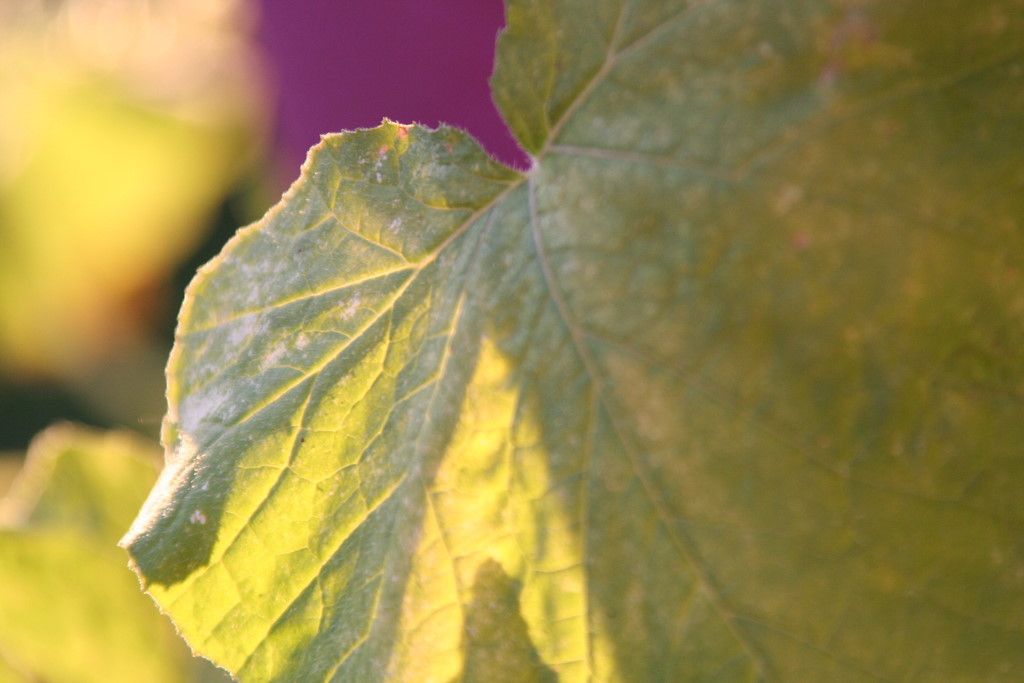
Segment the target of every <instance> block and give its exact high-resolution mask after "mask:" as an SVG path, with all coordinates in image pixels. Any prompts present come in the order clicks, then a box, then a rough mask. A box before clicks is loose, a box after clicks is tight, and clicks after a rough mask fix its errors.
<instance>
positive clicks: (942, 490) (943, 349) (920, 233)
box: [123, 0, 1024, 681]
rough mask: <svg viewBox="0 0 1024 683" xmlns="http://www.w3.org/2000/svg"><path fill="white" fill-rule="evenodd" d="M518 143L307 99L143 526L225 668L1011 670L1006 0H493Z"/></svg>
mask: <svg viewBox="0 0 1024 683" xmlns="http://www.w3.org/2000/svg"><path fill="white" fill-rule="evenodd" d="M508 19H509V26H508V29H507V30H506V32H505V33H504V34H503V35H502V37H501V38H500V40H499V54H498V61H497V66H496V71H495V77H494V83H493V87H494V91H495V97H496V100H497V102H498V105H499V107H500V108H501V109H502V111H503V113H504V115H505V117H506V120H508V121H509V123H510V125H511V127H512V128H513V130H514V131H515V133H516V135H517V136H518V138H519V139H520V141H521V142H522V143H523V145H524V146H525V147H526V148H527V149H528V150H529V151H530V152H531V153H532V154H533V155H534V157H535V164H534V166H533V168H531V169H530V170H529V171H528V172H526V173H524V174H519V173H516V172H513V171H511V170H508V169H505V168H503V167H501V166H499V165H498V164H496V163H494V162H492V161H491V160H489V159H488V158H487V157H486V155H484V153H483V152H482V151H481V150H480V149H479V147H477V145H476V144H475V143H474V142H472V141H471V140H470V139H469V138H468V137H467V136H466V135H465V134H463V133H460V132H458V131H455V130H452V129H449V128H441V129H439V130H436V131H431V130H427V129H424V128H421V127H405V126H399V125H396V124H393V123H389V122H385V123H384V124H383V125H382V126H381V127H379V128H376V129H374V130H364V131H357V132H351V133H344V134H339V135H332V136H327V137H325V138H324V140H323V141H322V142H321V143H320V145H318V146H317V147H315V148H314V149H313V150H312V151H311V153H310V157H309V159H308V161H307V163H306V165H305V167H304V169H303V173H302V176H301V177H300V179H299V180H298V181H297V182H296V184H295V185H294V186H293V187H292V189H291V190H290V191H289V192H288V194H287V195H286V196H285V197H284V199H283V200H282V202H281V203H280V204H279V205H278V206H277V207H276V208H275V209H273V210H272V211H271V212H270V213H269V214H268V216H267V217H266V218H265V219H264V220H263V221H261V222H260V223H258V224H256V225H254V226H251V227H249V228H246V229H245V230H242V231H241V232H240V233H239V234H238V236H237V237H236V238H235V239H234V240H233V241H232V242H231V244H230V245H229V246H228V247H227V248H226V249H225V251H224V253H223V254H222V255H221V256H220V257H219V258H218V259H217V260H216V261H215V262H213V263H212V264H210V265H209V266H207V267H206V268H205V269H203V270H202V271H201V272H200V274H199V275H198V276H197V278H196V280H195V281H194V282H193V284H192V286H191V288H190V290H189V294H188V297H187V299H186V301H185V304H184V307H183V310H182V315H181V321H180V326H179V330H178V339H177V344H176V347H175V350H174V352H173V355H172V358H171V361H170V365H169V399H170V411H169V414H168V417H167V421H166V423H165V442H166V445H167V447H168V459H167V467H166V469H165V470H164V473H163V475H162V477H161V482H160V484H159V485H158V486H157V487H156V489H155V490H154V492H153V493H152V495H151V497H150V499H149V501H148V502H147V505H146V507H145V508H144V510H143V512H142V513H141V515H140V517H139V518H138V520H137V521H136V524H135V526H134V527H133V530H132V531H131V532H130V533H129V535H128V536H127V537H126V538H125V540H124V541H123V542H124V544H125V546H126V547H127V548H128V549H129V551H130V553H131V554H132V557H133V559H134V561H135V563H136V565H137V568H138V571H139V573H140V576H141V577H142V578H143V581H144V582H145V583H147V584H148V589H149V591H150V593H151V594H152V595H153V596H154V597H155V598H156V599H157V601H158V602H159V603H160V604H161V605H162V606H163V608H164V609H166V610H167V611H168V612H169V613H170V614H171V615H172V617H173V618H174V619H175V621H176V623H177V624H178V626H179V628H180V629H181V631H182V633H183V634H184V635H185V636H186V637H187V638H188V640H189V642H190V643H191V645H192V646H193V647H194V648H196V649H197V650H199V651H200V652H202V653H203V654H206V655H207V656H209V657H211V658H213V659H214V660H215V661H217V662H218V663H221V664H222V665H224V666H226V667H228V668H229V669H231V670H232V671H233V672H235V673H236V675H238V676H240V677H241V678H242V679H243V680H271V679H275V680H327V679H332V680H360V681H362V680H441V681H447V680H456V679H465V680H479V681H494V680H503V679H504V680H510V681H523V680H554V679H555V678H556V677H557V678H558V679H559V680H565V681H573V680H590V679H593V680H628V681H656V680H673V681H678V680H715V681H724V680H829V681H861V680H874V679H883V680H906V681H918V680H985V681H995V680H1007V681H1012V680H1017V679H1019V678H1020V675H1021V673H1022V672H1024V648H1021V647H1020V642H1021V637H1020V634H1021V631H1022V629H1024V545H1022V544H1021V541H1020V539H1021V537H1022V536H1021V534H1022V533H1024V502H1022V500H1024V499H1022V498H1021V497H1020V495H1019V492H1020V490H1022V487H1024V452H1022V449H1021V444H1022V443H1024V419H1022V417H1024V352H1022V349H1024V281H1022V268H1021V266H1022V265H1024V263H1022V255H1024V174H1022V168H1024V151H1022V150H1024V126H1022V125H1020V124H1021V121H1022V120H1024V87H1022V86H1024V56H1022V55H1024V17H1022V12H1021V11H1020V7H1019V3H1017V2H1013V1H1012V0H1006V1H997V0H989V1H983V2H975V3H963V2H954V1H953V0H944V1H941V2H934V1H930V2H924V1H923V0H902V1H898V2H896V1H894V2H886V3H859V4H858V3H848V2H840V1H839V0H836V1H834V2H826V1H821V0H816V1H815V2H789V1H787V2H770V1H767V0H762V1H757V2H753V1H750V2H727V1H725V0H720V1H719V2H682V1H680V2H665V1H664V0H657V1H654V0H650V1H648V2H644V1H641V0H635V1H633V2H626V1H625V0H618V1H612V0H604V1H600V2H594V1H593V0H587V1H586V2H583V0H576V1H570V0H562V1H560V2H539V0H535V1H527V0H519V1H516V0H513V1H512V2H510V6H509V11H508Z"/></svg>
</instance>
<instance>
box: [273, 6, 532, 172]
mask: <svg viewBox="0 0 1024 683" xmlns="http://www.w3.org/2000/svg"><path fill="white" fill-rule="evenodd" d="M259 4H260V23H259V27H258V32H257V40H258V41H259V43H260V45H261V47H262V49H263V51H264V53H265V56H266V58H267V61H268V68H269V71H270V74H269V76H270V81H271V87H272V92H273V94H274V95H275V98H274V100H275V101H274V108H275V110H274V112H273V114H274V119H273V121H274V128H273V139H272V144H273V147H274V154H275V157H276V159H277V161H278V162H279V168H280V172H281V173H282V174H283V175H284V176H285V177H286V178H287V179H288V181H290V180H292V179H294V177H295V176H296V175H297V174H298V167H299V164H301V163H302V160H303V159H305V156H306V150H307V149H308V148H309V147H311V146H312V145H314V144H316V143H317V142H318V141H319V140H320V135H321V134H322V133H329V132H334V131H338V130H341V129H351V128H367V127H373V126H376V125H378V124H379V123H380V121H381V119H382V118H384V117H387V118H389V119H392V120H394V121H398V122H400V123H413V122H417V123H423V124H426V125H429V126H432V127H433V126H437V125H438V124H439V123H442V122H443V123H448V124H451V125H455V126H459V127H461V128H465V129H466V130H468V131H469V132H470V133H472V134H473V135H474V136H475V137H476V138H477V139H478V140H479V141H480V142H481V143H482V144H483V145H484V147H485V148H486V149H487V151H489V152H490V153H491V154H493V155H494V156H496V157H497V158H499V159H500V160H502V161H504V162H505V163H509V164H512V165H514V166H517V167H519V168H526V167H527V165H528V162H527V160H526V156H525V155H524V154H523V152H522V151H521V150H520V149H519V147H518V145H517V143H516V142H515V140H514V139H513V138H512V135H511V133H509V131H508V129H507V128H506V126H505V124H504V123H503V122H502V120H501V117H500V115H499V114H498V111H497V109H496V108H495V107H494V104H493V103H492V102H491V96H490V88H489V86H488V84H487V79H488V78H489V76H490V74H491V70H492V67H493V64H494V40H495V37H496V36H497V33H498V30H499V29H500V28H501V26H502V25H503V23H504V7H503V3H502V0H300V1H298V2H297V1H296V0H259Z"/></svg>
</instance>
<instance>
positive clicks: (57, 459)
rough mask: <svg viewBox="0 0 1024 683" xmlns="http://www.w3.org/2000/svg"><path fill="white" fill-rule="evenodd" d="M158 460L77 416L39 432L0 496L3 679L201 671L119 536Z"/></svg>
mask: <svg viewBox="0 0 1024 683" xmlns="http://www.w3.org/2000/svg"><path fill="white" fill-rule="evenodd" d="M158 458H159V449H158V448H157V446H156V444H154V443H151V442H149V441H145V440H143V439H141V438H138V437H135V436H133V435H130V434H128V433H123V432H110V433H103V432H95V431H92V430H88V429H85V428H81V427H76V426H72V425H58V426H56V427H52V428H50V429H49V430H47V431H46V432H43V433H42V434H41V435H39V436H38V437H37V438H36V440H35V441H33V443H32V446H31V448H30V451H29V456H28V460H27V461H26V464H25V467H24V469H23V470H22V472H21V473H20V475H19V477H18V479H17V480H16V481H15V483H14V485H13V486H12V489H11V490H10V491H9V492H8V494H7V495H6V496H5V497H4V498H3V499H0V521H2V526H0V557H2V558H3V561H2V562H0V615H3V618H0V660H2V662H3V664H2V665H0V678H2V679H3V680H15V681H20V680H46V681H54V682H62V681H68V682H71V681H86V682H88V681H96V682H97V683H99V682H100V681H104V682H110V681H124V682H125V683H127V682H128V681H138V680H146V681H187V680H195V679H194V674H195V673H196V671H197V669H196V668H195V666H194V665H193V663H192V658H191V657H190V656H189V653H188V648H186V647H184V645H183V644H182V643H181V642H180V640H179V639H178V638H177V636H176V634H175V633H174V629H173V628H172V627H171V625H170V624H169V623H168V622H167V620H166V619H165V618H164V617H163V616H161V615H160V614H159V613H158V612H157V611H156V610H154V609H153V605H152V602H151V601H150V600H149V599H148V598H147V597H146V596H144V595H141V594H140V593H139V591H138V582H137V581H136V580H135V578H134V577H133V576H132V574H131V572H130V571H128V570H127V569H126V567H125V557H124V553H123V551H120V550H119V549H118V548H117V547H116V546H115V545H114V543H115V541H116V539H117V537H118V535H120V533H122V532H123V530H124V528H125V527H126V526H127V525H128V524H129V523H130V522H131V518H132V516H133V514H134V512H135V510H137V508H138V506H139V505H140V504H141V502H142V500H143V498H144V497H145V495H146V491H147V490H148V489H149V488H150V487H151V486H152V485H153V483H154V481H155V479H156V476H157V465H158V463H159V459H158ZM5 666H6V667H7V668H9V669H10V676H11V677H10V678H5V677H3V674H4V673H5V671H4V667H5ZM211 668H212V667H211ZM210 680H213V679H210Z"/></svg>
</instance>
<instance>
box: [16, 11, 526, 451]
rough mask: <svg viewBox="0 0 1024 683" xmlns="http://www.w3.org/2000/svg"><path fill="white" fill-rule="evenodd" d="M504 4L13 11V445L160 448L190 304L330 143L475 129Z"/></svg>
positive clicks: (506, 150)
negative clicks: (78, 437)
mask: <svg viewBox="0 0 1024 683" xmlns="http://www.w3.org/2000/svg"><path fill="white" fill-rule="evenodd" d="M502 21H503V6H502V2H501V0H304V1H302V2H295V1H294V0H0V452H3V453H4V454H5V455H6V458H5V459H4V461H3V462H4V464H5V467H4V470H5V471H11V470H12V469H14V468H16V467H17V466H18V464H19V459H20V454H21V453H22V452H23V451H24V450H25V448H26V446H27V444H28V443H29V441H30V440H31V438H32V436H33V435H34V434H36V433H37V432H39V431H40V430H41V429H43V428H44V427H46V426H47V425H49V424H51V423H53V422H54V421H57V420H64V419H71V420H76V421H79V422H83V423H86V424H89V425H94V426H99V427H112V426H125V427H129V428H131V429H132V430H135V431H138V432H142V433H143V434H146V435H149V436H151V437H152V436H156V435H157V434H158V431H159V424H160V419H161V417H162V415H163V412H164V399H163V364H164V361H165V359H166V356H167V353H168V351H169V349H170V345H171V342H172V335H173V328H174V320H175V315H176V312H177V309H178V306H179V304H180V301H181V297H182V292H183V289H184V287H185V285H186V284H187V283H188V281H189V279H190V278H191V276H192V274H193V273H194V271H195V269H196V268H197V267H198V266H199V265H201V264H202V263H204V262H205V261H207V260H209V259H210V258H212V257H213V256H214V255H215V254H216V253H217V252H218V251H219V250H220V248H221V246H222V245H223V244H224V242H225V241H226V240H227V239H228V238H229V237H230V236H231V234H232V233H233V232H234V231H235V229H237V228H238V227H239V226H241V225H244V224H246V223H249V222H251V221H253V220H256V219H257V218H259V217H260V216H261V215H262V214H263V212H264V211H265V210H266V209H267V208H268V207H269V206H271V205H272V204H273V203H275V202H276V201H277V198H278V197H279V196H280V193H281V192H282V191H283V190H284V189H286V187H287V185H288V184H290V183H291V181H292V180H294V179H295V177H296V176H297V175H298V171H299V165H300V164H301V163H302V160H303V159H304V157H305V153H306V150H307V149H308V148H309V147H310V146H311V145H313V144H316V142H317V141H318V140H319V136H320V134H321V133H327V132H332V131H337V130H341V129H346V128H355V127H370V126H375V125H377V124H378V123H379V122H380V120H381V118H382V117H388V118H391V119H393V120H397V121H400V122H403V123H409V122H421V123H424V124H427V125H431V126H435V125H437V124H438V123H439V122H446V123H450V124H453V125H457V126H460V127H463V128H466V129H468V130H469V131H470V132H471V133H473V134H474V135H475V136H476V137H477V138H478V139H479V140H480V141H481V142H482V143H483V144H484V146H485V147H486V148H487V149H488V150H489V151H490V152H491V153H492V154H494V155H495V156H497V157H498V158H499V159H501V160H503V161H505V162H506V163H509V164H512V165H516V166H519V167H525V165H526V159H525V156H524V155H523V154H522V153H521V152H520V151H519V150H518V148H517V146H516V144H515V142H514V141H513V140H512V138H511V135H510V134H509V133H508V131H507V129H506V128H505V126H504V125H503V123H502V122H501V120H500V118H499V116H498V113H497V111H496V110H495V108H494V106H493V104H492V103H491V100H490V94H489V89H488V85H487V79H488V77H489V75H490V72H491V68H492V63H493V52H494V39H495V36H496V33H497V31H498V30H499V28H500V27H501V25H502Z"/></svg>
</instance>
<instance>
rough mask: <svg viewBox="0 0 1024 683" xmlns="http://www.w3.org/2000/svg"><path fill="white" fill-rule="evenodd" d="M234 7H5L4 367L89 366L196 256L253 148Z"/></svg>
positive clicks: (77, 370) (0, 224) (0, 195)
mask: <svg viewBox="0 0 1024 683" xmlns="http://www.w3.org/2000/svg"><path fill="white" fill-rule="evenodd" d="M244 9H245V7H244V6H242V5H241V4H240V3H239V2H237V1H236V0H218V1H217V2H205V1H204V2H202V3H200V2H198V1H189V2H170V1H166V2H165V1H157V0H151V1H149V2H125V1H123V0H120V1H115V0H65V1H64V2H58V3H47V4H46V7H45V8H44V6H43V4H42V3H34V2H29V3H25V4H24V5H23V6H21V7H19V8H15V9H12V8H6V9H3V10H0V130H2V131H3V132H2V133H0V370H2V371H5V372H6V373H8V374H16V375H45V376H51V377H57V378H62V377H69V376H76V375H81V374H83V373H85V372H88V370H89V367H90V366H91V365H92V364H93V363H94V362H95V361H96V360H97V359H98V358H100V357H101V356H103V355H104V354H109V353H111V351H112V350H114V349H117V348H118V346H120V345H121V344H122V343H124V342H125V341H126V340H129V339H130V338H131V337H132V335H133V334H134V333H135V332H136V331H137V328H138V322H139V317H140V316H139V313H140V311H139V303H140V301H141V300H142V299H143V297H142V296H141V295H142V294H145V293H146V292H147V291H149V290H150V289H151V288H152V287H153V286H154V284H157V283H159V282H160V280H161V279H162V278H164V277H166V275H167V274H168V273H169V272H170V271H171V269H173V267H174V266H175V265H176V263H177V262H178V261H179V260H180V259H181V258H183V257H184V256H185V255H186V254H187V253H188V252H189V251H190V250H191V249H192V248H193V247H194V246H195V244H196V242H197V240H198V239H199V238H200V237H201V235H202V231H203V229H204V227H205V223H206V217H207V216H208V214H209V212H210V210H211V208H212V207H213V206H214V205H215V204H216V202H217V201H218V200H219V199H220V198H222V197H223V195H224V194H225V192H226V190H227V188H228V186H229V185H230V183H232V182H233V180H234V178H235V177H236V176H237V174H238V172H239V171H240V170H242V169H243V168H244V165H245V163H247V162H248V161H251V156H252V155H251V149H252V148H253V146H254V145H253V143H254V142H255V140H256V139H257V134H256V132H257V130H258V127H259V117H260V111H261V107H260V95H259V87H258V81H257V75H256V69H255V66H254V61H253V59H252V55H251V48H250V46H249V45H248V43H247V42H246V40H245V21H244V19H245V13H244Z"/></svg>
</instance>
